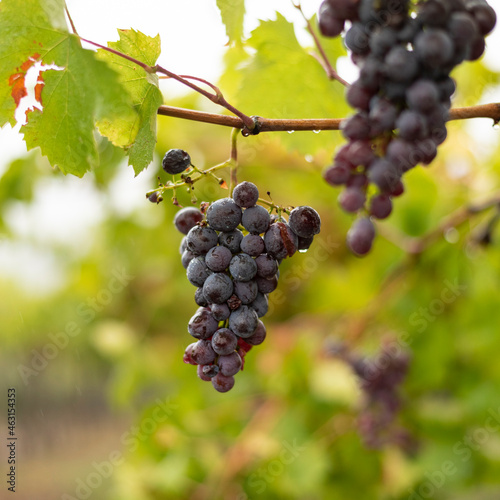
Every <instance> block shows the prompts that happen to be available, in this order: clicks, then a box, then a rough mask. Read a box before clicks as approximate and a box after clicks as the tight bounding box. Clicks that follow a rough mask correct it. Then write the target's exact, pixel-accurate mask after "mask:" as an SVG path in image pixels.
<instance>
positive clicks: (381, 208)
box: [370, 194, 392, 219]
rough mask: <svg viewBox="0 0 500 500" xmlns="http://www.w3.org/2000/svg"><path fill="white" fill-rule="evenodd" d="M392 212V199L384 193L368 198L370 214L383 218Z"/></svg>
mask: <svg viewBox="0 0 500 500" xmlns="http://www.w3.org/2000/svg"><path fill="white" fill-rule="evenodd" d="M391 212H392V201H391V198H390V197H389V196H387V195H386V194H379V195H376V196H374V197H373V198H372V199H371V200H370V214H371V215H373V216H374V217H376V218H377V219H385V218H386V217H389V215H390V214H391Z"/></svg>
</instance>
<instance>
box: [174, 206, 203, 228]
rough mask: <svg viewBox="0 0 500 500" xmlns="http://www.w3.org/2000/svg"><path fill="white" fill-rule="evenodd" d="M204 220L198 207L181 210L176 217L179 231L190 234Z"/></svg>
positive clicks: (176, 225) (175, 222)
mask: <svg viewBox="0 0 500 500" xmlns="http://www.w3.org/2000/svg"><path fill="white" fill-rule="evenodd" d="M202 220H203V214H202V213H201V212H200V211H199V210H198V209H197V208H196V207H185V208H182V209H181V210H179V211H178V212H177V213H176V214H175V217H174V224H175V227H176V228H177V231H180V232H181V233H182V234H188V233H189V230H190V229H191V228H193V227H194V226H196V224H198V222H201V221H202Z"/></svg>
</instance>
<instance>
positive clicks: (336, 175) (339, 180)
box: [323, 163, 352, 186]
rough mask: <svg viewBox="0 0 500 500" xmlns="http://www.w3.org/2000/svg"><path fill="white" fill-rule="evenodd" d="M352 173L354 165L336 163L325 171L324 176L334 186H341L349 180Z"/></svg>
mask: <svg viewBox="0 0 500 500" xmlns="http://www.w3.org/2000/svg"><path fill="white" fill-rule="evenodd" d="M351 173H352V167H350V166H349V165H348V164H346V163H335V164H334V165H332V166H330V167H328V168H327V169H326V170H325V171H324V173H323V177H324V179H325V181H326V182H328V184H330V185H332V186H341V185H342V184H345V183H346V182H347V179H349V176H350V175H351Z"/></svg>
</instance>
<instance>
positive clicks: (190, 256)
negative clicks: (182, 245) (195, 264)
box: [181, 250, 196, 269]
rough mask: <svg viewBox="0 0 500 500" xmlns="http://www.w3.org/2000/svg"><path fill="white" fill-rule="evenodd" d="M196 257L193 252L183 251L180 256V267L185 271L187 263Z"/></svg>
mask: <svg viewBox="0 0 500 500" xmlns="http://www.w3.org/2000/svg"><path fill="white" fill-rule="evenodd" d="M195 257H196V255H195V254H194V253H193V252H190V251H189V250H184V252H183V254H182V256H181V262H182V267H184V269H187V268H188V266H189V263H190V262H191V261H192V260H193V259H194V258H195Z"/></svg>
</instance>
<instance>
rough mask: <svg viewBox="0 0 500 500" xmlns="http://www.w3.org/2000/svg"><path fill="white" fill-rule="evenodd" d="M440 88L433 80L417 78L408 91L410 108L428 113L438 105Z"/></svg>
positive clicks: (407, 99)
mask: <svg viewBox="0 0 500 500" xmlns="http://www.w3.org/2000/svg"><path fill="white" fill-rule="evenodd" d="M439 94H440V93H439V88H438V86H437V85H436V84H435V83H434V82H432V81H431V80H424V79H422V80H417V81H416V82H415V83H413V84H412V85H411V87H409V88H408V90H407V91H406V101H407V103H408V106H409V107H410V109H413V110H415V111H418V112H421V113H426V112H428V111H431V110H432V109H433V108H434V107H436V106H437V104H438V102H439V97H440V95H439Z"/></svg>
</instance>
